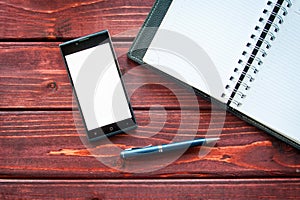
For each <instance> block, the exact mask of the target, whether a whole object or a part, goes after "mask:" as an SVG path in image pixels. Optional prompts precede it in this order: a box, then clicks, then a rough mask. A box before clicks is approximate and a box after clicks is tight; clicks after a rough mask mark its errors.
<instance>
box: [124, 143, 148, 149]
mask: <svg viewBox="0 0 300 200" xmlns="http://www.w3.org/2000/svg"><path fill="white" fill-rule="evenodd" d="M151 146H152V144H149V145H147V146H144V147H131V148H128V149H125V151H130V150H134V149H143V148H146V147H151Z"/></svg>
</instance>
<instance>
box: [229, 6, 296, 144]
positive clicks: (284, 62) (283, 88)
mask: <svg viewBox="0 0 300 200" xmlns="http://www.w3.org/2000/svg"><path fill="white" fill-rule="evenodd" d="M299 36H300V3H299V1H298V2H296V1H294V2H293V6H292V8H291V9H290V10H289V14H288V15H287V16H286V17H285V18H284V24H283V25H282V26H281V27H280V32H279V33H278V34H277V35H276V40H275V42H274V43H273V44H272V48H271V49H270V51H269V55H268V56H267V58H266V60H265V62H264V64H263V66H262V68H261V70H260V72H259V73H258V74H257V77H256V80H255V82H253V86H252V87H251V89H250V90H249V92H248V93H247V97H246V98H245V100H244V102H243V104H242V106H241V107H237V108H236V109H238V110H239V111H241V112H243V113H245V114H246V115H248V116H250V117H252V118H253V119H255V120H257V121H259V122H261V123H263V124H265V125H266V126H268V127H270V128H272V129H273V130H275V131H277V132H280V133H281V134H282V135H285V136H286V137H288V138H289V139H291V140H293V141H295V142H297V143H300V103H299V102H300V88H299V87H300V37H299ZM232 106H234V105H232Z"/></svg>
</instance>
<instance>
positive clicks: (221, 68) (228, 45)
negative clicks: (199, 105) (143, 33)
mask: <svg viewBox="0 0 300 200" xmlns="http://www.w3.org/2000/svg"><path fill="white" fill-rule="evenodd" d="M266 2H267V1H266V0H263V1H261V0H259V1H258V0H247V1H241V0H223V1H216V0H212V1H204V0H174V1H173V2H172V4H171V6H170V8H169V10H168V12H167V14H166V16H165V18H164V20H163V22H162V24H161V26H160V27H159V31H158V32H157V34H156V35H155V37H154V39H153V41H152V43H151V45H150V47H149V49H148V51H147V52H146V54H145V56H144V58H143V60H144V62H146V63H148V64H150V65H152V66H155V67H157V68H158V69H160V70H161V71H163V72H166V73H168V74H171V75H173V76H174V77H176V78H178V79H179V80H182V81H184V82H187V83H188V84H190V85H191V86H193V87H195V88H197V89H199V90H201V91H203V92H205V93H207V94H209V95H211V96H213V97H215V98H217V99H219V100H220V101H223V102H224V103H225V100H224V99H222V98H221V94H222V93H223V92H224V88H225V84H226V83H227V82H228V80H229V77H230V74H231V73H232V72H233V69H234V68H235V66H236V65H237V61H238V59H239V57H240V56H241V54H242V51H243V49H244V48H245V45H246V43H247V41H248V40H249V38H250V35H251V33H252V32H253V29H254V26H255V25H256V24H257V22H258V19H259V17H260V15H261V13H262V11H263V9H264V8H265V5H266ZM160 30H169V31H174V32H178V33H180V34H183V35H184V36H186V37H188V38H189V39H191V40H193V41H194V42H195V43H196V44H197V45H199V46H200V47H201V48H202V49H203V50H204V52H206V53H207V55H208V56H209V58H210V59H211V61H212V62H213V64H214V66H215V71H216V73H217V74H215V75H213V76H211V74H210V75H209V76H208V75H206V74H205V73H204V74H201V73H200V74H199V73H197V70H200V72H202V71H205V70H207V68H209V69H208V70H211V69H210V68H211V67H212V66H211V65H210V66H207V65H206V64H207V62H204V64H200V65H197V66H196V70H195V68H193V67H195V66H194V65H193V66H191V63H189V60H184V59H182V57H185V55H174V54H172V53H169V52H166V51H163V50H161V49H159V45H160V44H162V43H164V42H172V43H174V44H175V45H176V44H177V46H178V48H182V47H183V46H184V45H182V44H181V43H180V42H182V40H180V39H179V40H176V38H171V37H170V35H165V34H160ZM158 49H159V50H158ZM185 52H186V53H187V54H196V55H197V53H199V49H197V48H196V49H192V48H191V49H186V50H185ZM201 59H202V60H204V58H203V56H199V60H200V62H201ZM197 64H198V62H197ZM211 71H213V70H211ZM207 79H209V80H207ZM213 81H215V82H216V84H214V83H213ZM217 82H219V83H221V84H217ZM212 91H213V92H212Z"/></svg>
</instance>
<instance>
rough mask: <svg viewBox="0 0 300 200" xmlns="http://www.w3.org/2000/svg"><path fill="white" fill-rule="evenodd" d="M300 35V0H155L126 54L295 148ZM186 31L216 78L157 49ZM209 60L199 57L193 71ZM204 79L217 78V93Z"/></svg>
mask: <svg viewBox="0 0 300 200" xmlns="http://www.w3.org/2000/svg"><path fill="white" fill-rule="evenodd" d="M170 33H172V34H173V33H175V34H173V35H175V36H174V37H173V36H172V34H170ZM176 35H178V37H177V38H176ZM299 36H300V1H296V0H267V1H266V0H263V1H257V0H247V1H241V0H223V1H215V0H213V1H204V0H173V1H171V0H164V1H161V0H158V1H156V3H155V4H154V6H153V8H152V10H151V12H150V14H149V16H148V17H147V19H146V21H145V23H144V25H143V27H142V28H141V30H140V32H139V34H138V36H137V37H136V39H135V41H134V43H133V45H132V47H131V49H130V50H129V52H128V57H129V58H131V59H132V60H135V61H136V62H138V63H140V64H147V66H148V67H150V68H152V69H155V70H157V71H158V72H160V73H162V74H164V75H167V76H169V77H171V78H173V79H174V80H176V81H178V82H179V83H182V84H184V85H186V86H191V87H192V88H193V89H194V90H195V91H196V92H197V94H200V95H202V96H204V97H210V98H213V99H215V100H217V101H218V102H219V103H221V104H224V105H226V107H227V109H228V110H229V111H231V112H232V113H234V114H235V115H237V116H239V117H240V118H242V119H244V120H246V121H247V122H249V123H251V124H253V125H255V126H257V127H259V128H261V129H263V130H265V131H267V132H268V133H270V134H272V135H274V136H276V137H277V138H279V139H281V140H283V141H285V142H288V143H289V144H291V145H292V146H294V147H296V148H298V149H300V103H299V102H300V89H299V88H298V87H299V85H300V37H299ZM183 37H186V38H189V39H187V41H188V40H190V41H193V42H194V43H195V44H197V45H198V47H200V48H201V50H203V51H204V52H205V53H206V55H207V56H208V58H209V59H210V60H211V61H212V63H213V66H214V70H215V71H216V72H217V74H218V75H219V77H217V76H216V77H217V78H215V77H205V73H204V77H203V74H202V76H199V75H197V73H194V71H193V70H194V69H192V68H191V67H190V66H188V65H187V64H186V63H188V62H185V63H184V62H181V61H179V60H178V59H177V58H176V56H177V57H178V55H176V56H175V57H174V53H168V52H167V51H164V50H162V49H161V48H159V46H163V44H165V43H169V44H170V45H171V46H172V48H173V49H181V48H182V47H184V45H183V43H184V41H183V40H182V38H183ZM190 46H192V45H190ZM175 51H176V50H175ZM183 51H185V52H189V54H195V53H196V54H197V53H198V52H200V51H197V48H196V49H192V48H191V49H189V50H188V49H185V50H183ZM197 64H198V63H197ZM193 67H194V68H195V65H193ZM208 67H210V66H208V65H207V63H203V64H201V63H200V64H198V65H196V68H197V69H196V70H199V71H200V72H202V71H207V68H208ZM208 78H209V80H212V79H216V80H217V79H218V82H219V83H220V84H216V85H214V86H213V87H215V88H214V89H213V91H214V92H211V91H212V90H210V88H209V87H207V86H206V82H207V79H208Z"/></svg>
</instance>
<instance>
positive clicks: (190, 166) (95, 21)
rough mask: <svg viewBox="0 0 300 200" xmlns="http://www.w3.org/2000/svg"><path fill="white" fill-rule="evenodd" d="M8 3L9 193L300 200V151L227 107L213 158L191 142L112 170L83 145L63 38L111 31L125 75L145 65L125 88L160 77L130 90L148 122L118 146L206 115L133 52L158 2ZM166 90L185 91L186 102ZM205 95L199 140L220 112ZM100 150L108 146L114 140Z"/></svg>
mask: <svg viewBox="0 0 300 200" xmlns="http://www.w3.org/2000/svg"><path fill="white" fill-rule="evenodd" d="M0 4H1V6H0V12H1V15H0V23H1V29H0V37H1V38H0V40H1V42H0V47H1V48H0V53H1V54H0V55H1V56H0V94H1V98H0V148H1V151H0V160H1V161H0V198H1V199H16V198H23V199H40V198H41V199H45V198H48V199H53V198H72V199H73V198H74V199H110V198H122V197H125V198H129V199H133V198H138V199H142V198H162V199H167V198H180V199H194V198H196V199H207V198H212V199H242V197H243V198H245V199H256V198H258V197H260V198H265V199H296V198H298V199H299V198H300V152H299V151H298V150H296V149H294V148H292V147H290V146H289V145H287V144H285V143H283V142H281V141H279V140H277V139H275V138H273V137H271V136H270V135H268V134H267V133H265V132H263V131H260V130H258V129H257V128H255V127H253V126H250V125H248V124H247V123H245V122H244V121H242V120H240V119H238V118H237V117H235V116H233V115H231V114H229V113H227V114H226V119H225V123H224V126H223V128H222V129H220V130H219V131H220V132H221V135H220V138H221V140H220V141H219V142H218V143H217V145H216V146H215V147H214V148H212V149H210V150H211V151H210V153H209V154H208V155H206V156H205V157H199V148H191V149H189V150H188V151H187V152H186V153H184V154H183V155H182V156H180V158H179V159H177V160H175V161H174V162H172V163H171V164H170V165H168V166H162V168H160V169H158V170H157V171H150V172H146V173H134V172H126V170H124V169H126V167H128V166H130V165H134V164H135V162H136V163H138V162H139V161H129V163H125V164H124V163H122V162H115V163H114V166H113V168H112V167H109V166H106V165H105V164H103V163H102V162H100V161H99V160H97V159H96V158H95V157H94V156H93V154H92V153H91V151H93V149H87V148H86V146H85V145H83V143H82V141H81V140H80V137H79V136H80V134H79V133H78V131H77V129H76V127H75V125H74V119H73V118H74V117H73V112H72V90H71V86H70V83H69V80H68V77H67V73H66V70H65V67H64V64H63V62H62V58H61V55H60V52H59V48H58V44H59V43H61V42H63V41H66V40H69V39H72V38H75V37H79V36H82V35H85V34H89V33H93V32H96V31H99V30H102V29H109V31H110V32H111V34H112V36H113V41H114V45H115V48H116V51H117V54H118V55H119V61H120V65H121V68H122V72H123V74H126V73H127V74H130V73H132V71H131V69H135V68H137V69H139V73H132V74H130V75H131V77H132V78H130V79H127V80H126V82H125V84H126V87H127V90H128V91H129V92H130V91H131V92H132V90H133V88H135V86H136V85H137V84H138V85H139V84H140V85H141V83H143V81H144V80H145V79H149V78H150V79H151V80H153V83H152V84H145V85H143V86H142V87H140V88H139V89H137V90H135V92H134V93H133V94H132V95H131V102H132V105H133V108H134V112H135V114H136V117H137V121H138V123H139V125H140V127H139V128H138V129H137V130H136V131H133V132H131V134H129V135H128V134H122V135H118V136H115V137H113V138H111V141H112V143H113V144H114V145H115V146H117V147H120V148H126V147H130V146H140V145H147V144H161V143H168V142H169V141H171V140H172V138H174V137H175V136H176V133H177V129H178V127H179V125H180V119H181V117H182V116H183V115H185V116H188V117H190V118H191V120H193V115H194V114H195V113H196V114H197V113H199V112H197V111H196V110H197V108H195V107H193V105H192V104H191V102H190V99H191V97H192V94H191V93H189V92H188V91H187V90H185V89H183V88H181V87H180V86H178V85H176V84H175V83H173V82H172V81H169V80H167V79H165V78H162V77H160V76H158V75H156V74H155V73H154V72H151V71H149V70H147V69H145V68H143V67H141V66H137V64H136V63H134V62H132V61H130V60H128V59H127V57H126V52H127V50H128V48H129V47H130V45H131V43H132V40H133V38H134V37H135V35H136V30H135V29H138V28H139V27H140V26H141V25H142V23H143V21H144V20H145V18H146V16H147V14H148V12H149V11H150V9H151V6H152V4H153V0H151V1H138V0H126V1H125V0H124V1H122V0H115V1H89V0H87V1H75V0H67V1H57V0H52V1H29V0H25V1H17V0H10V1H8V0H6V1H2V2H1V3H0ZM168 87H173V88H174V90H175V93H176V94H180V95H182V97H183V98H182V100H181V102H180V103H181V104H180V105H179V102H178V99H177V98H176V95H174V93H172V92H171V91H170V89H168ZM197 101H198V103H199V108H200V114H201V115H200V122H197V123H199V127H198V128H197V129H198V130H196V131H197V132H198V135H197V136H201V135H204V134H205V133H206V131H207V128H208V125H209V122H210V119H211V117H212V115H214V116H219V115H218V112H220V113H221V112H222V111H221V110H220V111H216V112H214V113H213V114H212V113H211V105H210V103H208V102H207V101H205V100H203V99H201V98H198V99H197ZM158 105H161V106H158ZM162 107H164V109H162ZM149 108H151V109H150V111H149ZM149 113H150V114H149ZM182 113H183V114H182ZM76 120H77V119H75V121H76ZM215 123H219V122H218V121H217V122H215ZM79 129H80V128H79ZM192 131H193V130H189V128H187V129H186V132H187V133H189V132H192ZM150 136H151V137H150ZM95 148H98V149H100V150H103V152H106V150H107V149H109V146H107V145H103V146H101V145H99V146H98V147H95ZM106 156H108V157H109V156H114V155H110V154H106ZM154 165H155V163H154ZM124 166H125V168H124ZM118 169H119V170H118Z"/></svg>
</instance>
